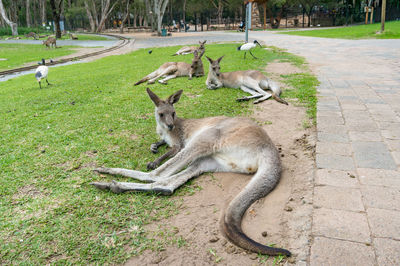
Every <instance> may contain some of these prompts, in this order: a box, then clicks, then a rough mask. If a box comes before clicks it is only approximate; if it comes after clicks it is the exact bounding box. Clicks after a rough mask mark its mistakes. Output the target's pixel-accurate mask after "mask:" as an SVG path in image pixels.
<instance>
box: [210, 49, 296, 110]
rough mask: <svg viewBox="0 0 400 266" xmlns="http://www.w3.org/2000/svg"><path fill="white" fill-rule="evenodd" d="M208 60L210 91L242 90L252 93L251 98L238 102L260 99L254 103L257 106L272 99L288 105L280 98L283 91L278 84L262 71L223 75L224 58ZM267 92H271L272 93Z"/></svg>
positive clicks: (240, 99)
mask: <svg viewBox="0 0 400 266" xmlns="http://www.w3.org/2000/svg"><path fill="white" fill-rule="evenodd" d="M206 58H207V60H208V61H209V62H210V68H209V71H208V76H207V80H206V85H207V88H208V89H211V90H215V89H217V88H221V87H226V88H235V89H236V88H238V89H239V88H240V89H241V90H242V91H244V92H248V93H250V94H251V96H247V97H243V98H239V99H237V101H248V100H250V99H256V98H258V99H257V100H255V101H254V102H253V103H255V104H256V103H260V102H262V101H265V100H267V99H269V98H271V97H272V98H274V99H275V100H276V101H278V102H280V103H283V104H286V105H287V104H288V103H287V102H286V101H284V100H283V99H281V98H280V97H279V96H280V94H281V92H282V91H281V88H280V87H279V86H278V84H276V83H275V82H274V81H272V80H271V79H269V78H267V77H266V76H264V74H263V73H261V72H260V71H257V70H245V71H233V72H225V73H221V72H220V65H219V64H220V62H221V60H222V58H223V56H221V57H220V58H218V59H217V60H212V59H211V58H209V57H208V56H206ZM266 90H270V91H271V93H269V92H267V91H266Z"/></svg>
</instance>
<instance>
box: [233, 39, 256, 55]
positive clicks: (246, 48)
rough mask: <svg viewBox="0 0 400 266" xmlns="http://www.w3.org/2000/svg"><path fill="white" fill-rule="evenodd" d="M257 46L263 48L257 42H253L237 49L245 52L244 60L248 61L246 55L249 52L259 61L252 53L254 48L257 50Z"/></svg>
mask: <svg viewBox="0 0 400 266" xmlns="http://www.w3.org/2000/svg"><path fill="white" fill-rule="evenodd" d="M257 45H258V46H260V47H262V46H261V44H260V43H259V42H258V41H257V40H254V42H252V43H251V42H248V43H245V44H243V45H241V46H239V47H238V48H237V49H238V51H244V59H246V53H247V51H249V53H250V54H251V56H252V57H254V58H255V59H258V58H257V57H255V56H254V55H253V54H252V53H251V50H252V49H253V48H255V47H256V46H257Z"/></svg>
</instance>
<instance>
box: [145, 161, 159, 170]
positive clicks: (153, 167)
mask: <svg viewBox="0 0 400 266" xmlns="http://www.w3.org/2000/svg"><path fill="white" fill-rule="evenodd" d="M156 168H157V163H155V162H149V163H148V164H147V170H154V169H156Z"/></svg>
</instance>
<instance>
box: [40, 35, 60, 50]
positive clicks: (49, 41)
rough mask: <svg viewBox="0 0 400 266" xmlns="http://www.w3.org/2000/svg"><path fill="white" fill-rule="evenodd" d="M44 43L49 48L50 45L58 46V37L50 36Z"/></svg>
mask: <svg viewBox="0 0 400 266" xmlns="http://www.w3.org/2000/svg"><path fill="white" fill-rule="evenodd" d="M43 45H46V47H47V48H50V45H51V46H52V47H53V46H54V48H57V43H56V38H54V37H51V36H50V37H49V38H47V40H45V41H43Z"/></svg>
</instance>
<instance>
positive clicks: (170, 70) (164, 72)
mask: <svg viewBox="0 0 400 266" xmlns="http://www.w3.org/2000/svg"><path fill="white" fill-rule="evenodd" d="M177 70H178V68H177V67H176V66H175V65H173V66H169V67H167V68H165V69H163V70H161V71H159V72H158V73H157V75H156V76H155V77H152V78H151V79H150V80H149V82H148V83H150V84H152V83H154V82H155V81H156V80H157V79H158V78H161V77H162V76H168V75H169V74H172V73H175V72H176V71H177Z"/></svg>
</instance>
